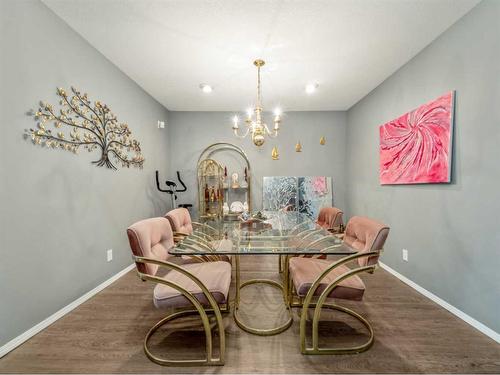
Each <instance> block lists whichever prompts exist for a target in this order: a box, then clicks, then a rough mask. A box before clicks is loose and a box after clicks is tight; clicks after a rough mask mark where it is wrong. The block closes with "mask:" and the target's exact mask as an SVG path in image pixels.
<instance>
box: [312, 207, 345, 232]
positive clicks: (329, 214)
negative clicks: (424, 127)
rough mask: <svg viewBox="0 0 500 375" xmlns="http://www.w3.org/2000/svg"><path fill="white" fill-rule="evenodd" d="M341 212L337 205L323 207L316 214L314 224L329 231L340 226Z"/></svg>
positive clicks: (341, 220)
mask: <svg viewBox="0 0 500 375" xmlns="http://www.w3.org/2000/svg"><path fill="white" fill-rule="evenodd" d="M343 214H344V213H343V212H342V210H340V209H339V208H337V207H323V208H322V209H321V210H320V211H319V214H318V219H317V220H316V224H317V225H319V226H320V227H322V228H325V229H326V230H329V231H334V228H338V227H340V225H341V224H343V219H342V216H343Z"/></svg>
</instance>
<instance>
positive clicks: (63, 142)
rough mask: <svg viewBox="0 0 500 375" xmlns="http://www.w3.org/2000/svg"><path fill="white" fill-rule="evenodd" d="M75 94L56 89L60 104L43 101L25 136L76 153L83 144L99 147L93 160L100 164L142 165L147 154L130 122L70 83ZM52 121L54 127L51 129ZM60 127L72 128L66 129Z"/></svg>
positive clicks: (35, 142) (87, 147)
mask: <svg viewBox="0 0 500 375" xmlns="http://www.w3.org/2000/svg"><path fill="white" fill-rule="evenodd" d="M71 91H72V93H73V95H71V94H70V95H68V94H67V93H66V91H64V89H62V88H58V89H57V95H58V96H59V97H60V100H59V104H60V105H61V108H60V109H59V110H55V109H54V107H53V106H52V105H51V104H48V103H44V102H40V108H39V109H38V111H37V112H35V113H34V114H33V115H34V117H35V120H36V121H38V123H37V128H36V129H29V130H28V129H27V130H26V131H25V132H26V133H25V136H26V137H27V138H30V139H31V140H32V141H33V143H34V144H36V145H41V146H46V147H48V148H60V149H64V150H67V151H71V152H73V153H75V154H76V153H77V152H78V150H79V149H80V147H83V148H84V149H86V150H88V151H89V152H91V151H94V150H96V149H97V150H99V151H100V152H101V158H100V159H99V160H96V161H93V162H92V163H93V164H95V165H96V166H98V167H102V166H106V167H108V168H110V169H116V167H115V165H114V164H113V163H112V160H113V162H116V163H121V165H122V166H123V167H127V168H129V167H130V166H133V167H139V168H142V166H143V164H144V160H145V159H144V156H143V155H142V154H141V147H140V144H139V142H138V141H137V140H135V139H133V138H132V137H131V132H130V130H129V128H128V125H127V124H125V123H118V120H117V118H116V116H115V115H114V114H113V112H111V110H110V109H109V108H108V106H107V105H105V104H102V103H101V102H99V101H96V102H94V103H92V102H91V101H90V100H89V99H88V97H87V94H86V93H84V94H83V95H82V94H81V93H80V92H79V91H78V90H76V89H75V88H74V87H71ZM50 124H52V125H53V126H54V128H55V129H49V128H48V126H49V125H50ZM60 129H66V130H67V131H68V130H69V134H68V133H64V132H63V131H62V130H60Z"/></svg>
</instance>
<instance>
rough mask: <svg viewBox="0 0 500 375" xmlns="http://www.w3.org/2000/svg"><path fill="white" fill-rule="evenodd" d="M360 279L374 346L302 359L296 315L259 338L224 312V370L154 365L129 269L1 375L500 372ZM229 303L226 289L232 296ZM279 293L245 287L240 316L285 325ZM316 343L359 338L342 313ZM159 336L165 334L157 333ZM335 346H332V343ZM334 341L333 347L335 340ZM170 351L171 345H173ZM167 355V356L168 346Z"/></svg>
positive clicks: (448, 327) (448, 317) (452, 329)
mask: <svg viewBox="0 0 500 375" xmlns="http://www.w3.org/2000/svg"><path fill="white" fill-rule="evenodd" d="M241 263H242V277H243V278H251V277H252V278H253V277H267V278H274V279H277V272H276V271H277V258H276V257H273V256H261V257H242V261H241ZM363 279H364V281H365V283H366V285H367V291H366V293H365V298H364V301H363V302H360V303H343V301H340V302H342V303H343V304H344V305H347V306H349V307H353V308H354V309H356V311H358V312H360V313H361V314H362V315H364V316H365V317H366V318H368V320H369V321H371V322H372V325H373V328H374V331H375V343H374V345H373V347H372V348H371V349H370V350H368V351H367V352H365V353H361V354H357V355H342V356H304V355H302V354H300V350H299V327H298V317H299V311H294V317H295V322H294V323H293V325H292V327H291V328H290V329H289V330H287V331H286V332H284V333H282V334H280V335H277V336H271V337H259V336H254V335H251V334H248V333H246V332H244V331H242V330H240V329H239V328H238V327H237V326H236V324H235V323H234V321H233V319H232V315H231V314H229V315H225V318H224V320H225V326H226V365H225V366H223V367H194V368H193V367H191V368H182V367H175V368H171V367H162V366H158V365H156V364H154V363H152V362H150V361H149V360H148V359H147V358H146V356H145V355H144V353H143V350H142V342H143V339H144V336H145V334H146V332H147V331H148V330H149V328H150V327H151V326H152V325H153V324H154V323H156V321H158V320H159V319H161V317H162V316H163V315H164V314H163V313H162V312H161V311H158V310H156V309H155V308H154V306H153V303H152V299H151V297H152V288H153V285H152V284H148V283H143V282H141V281H140V280H139V279H138V278H137V276H136V274H135V271H131V272H129V273H128V274H127V275H125V276H124V277H122V278H121V279H120V280H118V281H117V282H115V283H114V284H112V285H111V286H109V287H108V288H106V289H105V290H104V291H102V292H100V293H99V294H98V295H96V296H95V297H93V298H92V299H90V300H89V301H87V302H86V303H84V304H82V305H81V306H79V307H78V308H77V309H75V310H73V311H72V312H71V313H69V314H68V315H66V316H64V317H63V318H62V319H60V320H58V321H57V322H56V323H54V324H53V325H51V326H50V327H48V328H47V329H45V330H44V331H42V332H41V333H39V334H38V335H36V336H34V337H33V338H31V339H30V340H28V341H27V342H26V343H24V344H23V345H21V346H20V347H18V348H17V349H15V350H14V351H12V352H11V353H9V354H7V355H6V356H5V357H3V358H2V359H0V372H1V373H191V372H195V373H500V345H499V344H497V343H495V342H494V341H493V340H491V339H490V338H488V337H487V336H485V335H483V334H481V333H480V332H478V331H476V330H475V329H474V328H472V327H471V326H469V325H468V324H466V323H465V322H463V321H461V320H460V319H458V318H456V317H455V316H454V315H452V314H450V313H449V312H447V311H446V310H444V309H443V308H441V307H439V306H438V305H436V304H435V303H433V302H431V301H430V300H428V299H427V298H425V297H423V296H422V295H420V294H419V293H417V292H416V291H414V290H413V289H411V288H410V287H408V286H406V285H405V284H403V283H402V282H401V281H399V280H398V279H396V278H395V277H393V276H392V275H390V274H389V273H387V272H386V271H384V270H382V269H378V270H377V271H376V272H375V273H374V274H373V275H365V276H363ZM231 296H232V298H234V289H232V294H231ZM280 301H281V297H280V294H279V292H278V290H276V289H273V288H272V287H270V286H265V285H262V286H261V285H254V286H249V287H247V288H245V289H244V290H243V294H242V308H241V316H242V317H243V318H245V319H248V322H249V323H252V324H254V325H256V326H259V327H261V328H266V327H270V325H272V324H274V323H276V322H278V321H279V320H280V319H283V318H284V316H285V311H284V309H283V307H282V306H281V305H280ZM322 317H323V318H324V319H325V322H324V323H322V325H321V332H322V337H321V338H320V339H321V341H325V342H330V343H332V344H333V343H334V342H339V341H343V342H346V341H349V342H361V341H362V340H363V338H365V337H366V336H365V333H364V331H363V329H362V327H360V326H359V325H358V324H357V323H356V322H354V321H352V320H350V319H349V318H347V317H345V316H343V315H336V314H335V313H325V314H324V316H323V315H322ZM162 333H163V334H162ZM332 339H333V341H332ZM336 340H337V341H336ZM202 341H203V336H202V333H201V332H198V333H193V332H185V331H177V332H172V331H171V330H165V331H163V332H162V331H159V332H158V333H157V334H156V336H155V340H154V341H153V342H152V345H153V347H154V350H155V352H156V353H157V354H160V353H165V354H167V353H170V354H172V353H174V354H176V355H177V354H178V355H189V354H191V353H195V352H196V350H203V347H202V346H201V345H200V344H199V342H202ZM172 344H173V345H172ZM169 347H170V348H173V349H172V350H171V351H170V352H168V351H167V350H169V349H168V348H169Z"/></svg>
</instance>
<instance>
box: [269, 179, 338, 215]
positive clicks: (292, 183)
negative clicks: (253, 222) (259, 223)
mask: <svg viewBox="0 0 500 375" xmlns="http://www.w3.org/2000/svg"><path fill="white" fill-rule="evenodd" d="M262 186H263V194H262V206H263V208H264V210H269V211H278V210H282V209H286V210H289V211H299V212H302V213H305V214H306V215H307V216H309V217H310V218H313V219H315V218H317V217H318V213H319V210H320V209H321V208H322V207H326V206H331V205H332V203H333V194H332V179H331V177H325V176H314V177H295V176H273V177H264V180H263V184H262Z"/></svg>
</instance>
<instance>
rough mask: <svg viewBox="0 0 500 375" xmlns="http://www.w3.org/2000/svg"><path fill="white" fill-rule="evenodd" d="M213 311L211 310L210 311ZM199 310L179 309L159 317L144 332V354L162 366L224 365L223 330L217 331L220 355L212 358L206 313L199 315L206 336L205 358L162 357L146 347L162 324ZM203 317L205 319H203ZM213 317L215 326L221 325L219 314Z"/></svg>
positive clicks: (210, 333) (196, 312) (193, 313)
mask: <svg viewBox="0 0 500 375" xmlns="http://www.w3.org/2000/svg"><path fill="white" fill-rule="evenodd" d="M205 311H206V312H210V310H205ZM212 312H213V311H212ZM199 313H200V312H199V311H198V310H184V311H179V312H175V313H173V314H170V315H168V316H166V317H165V318H163V319H161V320H160V321H159V322H158V323H156V324H155V325H154V326H153V327H152V328H151V329H150V330H149V332H148V333H147V334H146V337H145V338H144V353H145V354H146V356H147V357H148V358H149V359H150V360H151V361H153V362H155V363H157V364H159V365H162V366H200V365H212V366H214V365H215V366H222V365H224V357H223V355H224V347H223V346H224V345H225V343H224V332H219V335H220V344H219V346H220V347H219V350H220V357H219V358H213V357H212V332H211V329H210V326H209V324H208V318H206V315H205V316H203V315H200V317H201V318H202V320H203V326H204V331H205V337H206V346H207V347H206V355H205V358H203V359H189V360H187V359H176V360H172V359H164V358H160V357H157V356H155V355H154V354H153V353H151V351H150V349H149V347H148V342H149V339H150V338H151V337H152V336H153V334H154V333H155V332H156V331H157V330H158V329H159V328H160V327H162V326H164V325H165V324H166V323H168V322H170V321H172V320H174V319H177V318H181V317H184V316H187V315H195V314H199ZM205 318H206V319H207V321H205ZM215 318H216V320H217V326H218V327H222V321H219V316H218V315H217V314H216V315H215Z"/></svg>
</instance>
